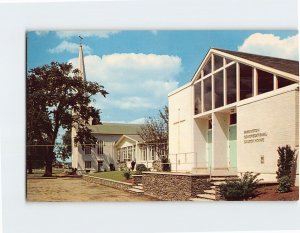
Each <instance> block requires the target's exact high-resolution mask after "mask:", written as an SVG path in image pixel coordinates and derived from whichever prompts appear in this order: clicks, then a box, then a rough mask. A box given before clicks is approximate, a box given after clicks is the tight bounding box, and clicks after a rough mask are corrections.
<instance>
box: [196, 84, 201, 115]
mask: <svg viewBox="0 0 300 233" xmlns="http://www.w3.org/2000/svg"><path fill="white" fill-rule="evenodd" d="M194 104H195V115H197V114H199V113H201V82H198V83H196V84H195V85H194Z"/></svg>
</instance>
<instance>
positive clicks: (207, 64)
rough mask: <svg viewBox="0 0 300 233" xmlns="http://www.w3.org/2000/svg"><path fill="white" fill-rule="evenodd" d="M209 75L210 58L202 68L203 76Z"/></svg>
mask: <svg viewBox="0 0 300 233" xmlns="http://www.w3.org/2000/svg"><path fill="white" fill-rule="evenodd" d="M210 73H211V57H210V58H209V60H208V61H207V63H206V64H205V66H204V68H203V75H204V76H205V75H208V74H210Z"/></svg>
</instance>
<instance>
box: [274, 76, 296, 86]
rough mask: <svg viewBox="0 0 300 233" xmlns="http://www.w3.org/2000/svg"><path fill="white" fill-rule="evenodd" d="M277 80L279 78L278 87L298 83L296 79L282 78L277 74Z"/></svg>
mask: <svg viewBox="0 0 300 233" xmlns="http://www.w3.org/2000/svg"><path fill="white" fill-rule="evenodd" d="M277 80H278V88H282V87H286V86H288V85H292V84H294V83H296V82H294V81H291V80H289V79H286V78H282V77H279V76H277Z"/></svg>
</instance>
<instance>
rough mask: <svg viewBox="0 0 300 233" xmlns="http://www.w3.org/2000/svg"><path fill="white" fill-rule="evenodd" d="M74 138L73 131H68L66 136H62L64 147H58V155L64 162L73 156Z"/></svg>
mask: <svg viewBox="0 0 300 233" xmlns="http://www.w3.org/2000/svg"><path fill="white" fill-rule="evenodd" d="M71 144H72V138H71V130H70V129H67V130H66V131H65V134H64V135H63V136H62V146H59V147H58V153H57V154H58V155H59V158H60V159H61V160H63V161H65V160H66V159H68V158H70V157H71V155H72V146H71Z"/></svg>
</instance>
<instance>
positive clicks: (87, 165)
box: [84, 161, 92, 168]
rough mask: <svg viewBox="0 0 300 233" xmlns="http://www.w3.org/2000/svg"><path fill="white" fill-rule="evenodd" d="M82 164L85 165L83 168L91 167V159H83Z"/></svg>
mask: <svg viewBox="0 0 300 233" xmlns="http://www.w3.org/2000/svg"><path fill="white" fill-rule="evenodd" d="M84 166H85V168H91V167H92V162H91V161H85V162H84Z"/></svg>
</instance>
